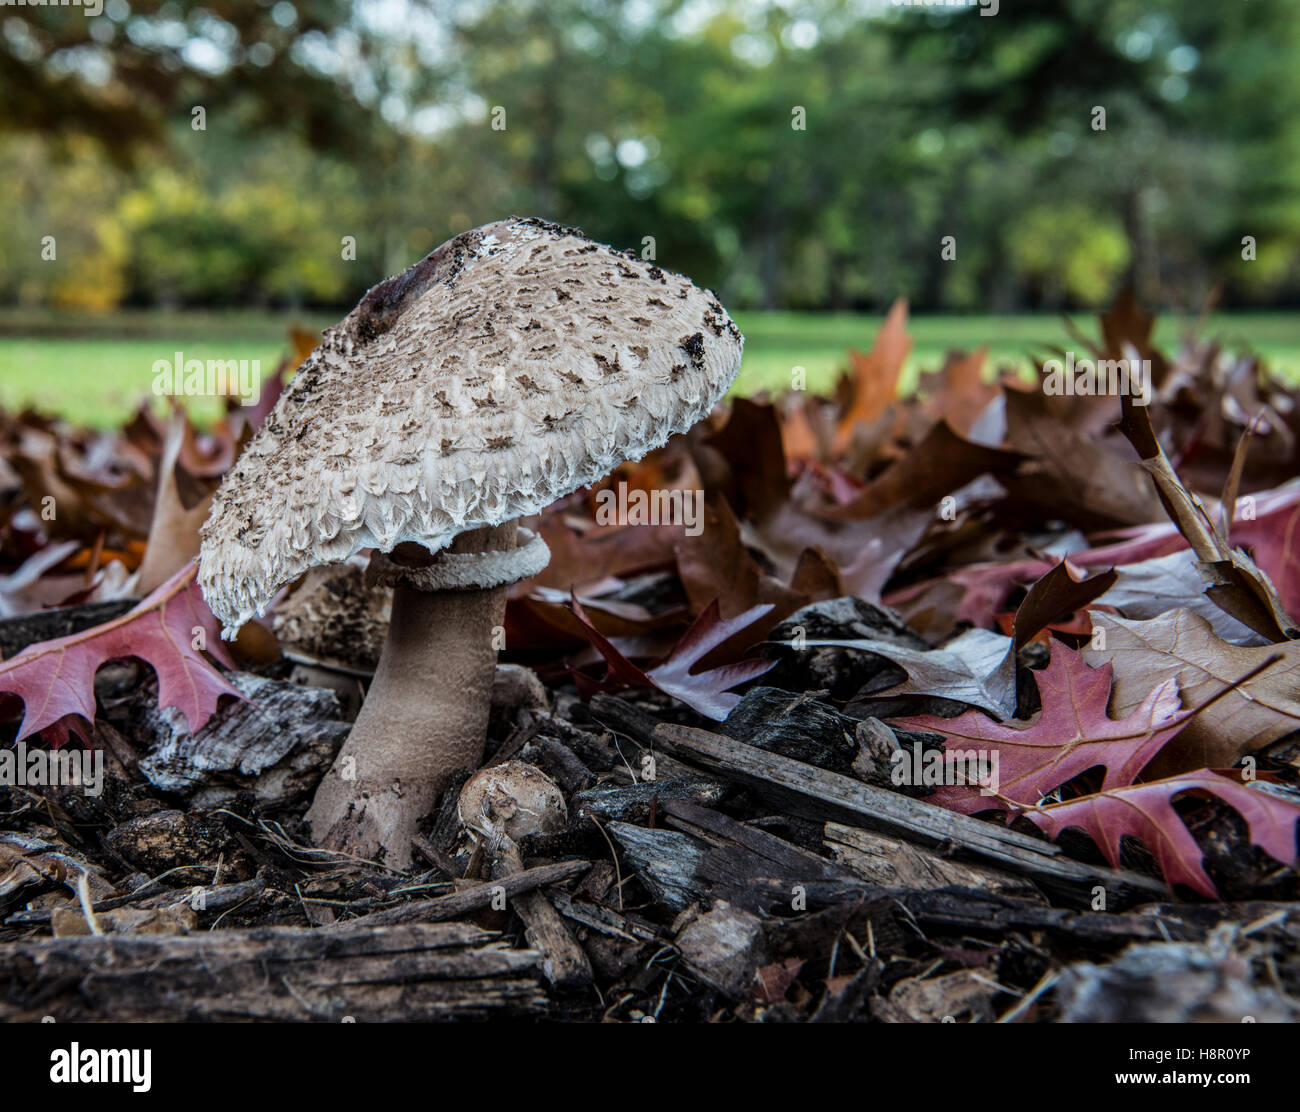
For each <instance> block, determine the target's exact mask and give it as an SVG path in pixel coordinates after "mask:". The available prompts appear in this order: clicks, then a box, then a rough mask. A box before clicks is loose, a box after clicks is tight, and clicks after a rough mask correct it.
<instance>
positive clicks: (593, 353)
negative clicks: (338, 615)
mask: <svg viewBox="0 0 1300 1112" xmlns="http://www.w3.org/2000/svg"><path fill="white" fill-rule="evenodd" d="M743 343H744V339H743V337H742V336H741V334H740V332H739V331H738V330H737V328H736V326H735V324H734V323H733V322H732V320H731V318H730V317H729V316H728V315H727V312H726V310H725V309H723V307H722V305H721V304H720V303H719V301H718V299H717V298H716V297H715V296H714V295H713V294H712V293H711V292H710V291H708V290H701V289H698V288H697V287H695V286H694V285H692V284H691V282H690V281H689V280H688V279H686V278H683V277H681V276H679V275H676V274H671V273H669V272H667V271H665V270H661V269H660V268H659V267H657V266H655V265H654V264H653V263H649V262H646V261H644V260H642V259H640V258H639V257H637V256H636V255H635V254H634V253H632V252H620V251H616V250H614V249H613V248H612V247H605V246H603V245H601V244H597V243H593V242H592V241H591V240H589V239H587V238H586V237H585V236H583V235H582V234H581V233H580V232H577V231H574V230H572V229H569V228H563V227H560V226H559V225H557V224H550V223H546V222H544V221H541V220H536V219H531V218H529V219H518V218H512V219H509V220H503V221H499V222H497V223H495V224H487V225H484V226H483V227H481V228H475V229H473V230H472V231H468V232H464V233H462V234H461V235H458V236H456V237H455V238H454V239H451V240H448V241H447V242H446V243H444V244H443V245H442V246H441V247H439V248H437V249H436V250H435V251H433V252H431V253H430V254H429V255H427V256H425V258H424V259H422V260H421V261H420V262H418V263H416V264H415V265H414V266H412V267H411V268H410V269H409V270H406V271H404V272H403V273H401V274H398V275H395V276H394V277H392V278H389V279H387V280H386V281H384V282H381V283H380V284H379V285H377V286H375V287H374V288H373V289H371V290H370V292H369V293H367V294H366V296H365V297H364V298H362V300H361V302H360V304H358V305H357V307H356V308H355V309H353V310H352V312H351V313H349V314H348V315H347V317H345V318H344V319H343V320H342V321H341V322H340V323H339V324H337V325H335V326H334V327H333V328H330V329H328V330H327V331H326V332H325V334H324V336H323V338H322V340H321V343H320V345H319V346H318V347H317V348H316V349H315V351H313V352H312V353H311V355H310V356H308V358H307V359H306V361H305V362H304V363H303V364H302V366H301V367H300V368H299V369H298V373H297V374H296V375H295V376H294V379H293V381H292V382H291V383H290V384H289V385H288V386H287V387H286V388H285V390H284V393H283V394H282V395H281V397H280V400H279V402H278V404H277V405H276V407H275V410H274V411H273V412H272V413H271V415H270V416H269V417H268V418H267V420H266V422H265V423H264V424H263V425H262V427H261V428H260V429H259V430H258V432H257V433H256V434H255V435H254V436H253V438H252V439H251V440H250V441H249V443H248V446H247V447H246V448H245V449H244V452H243V454H242V455H241V456H240V457H239V459H238V460H237V461H236V463H235V465H234V466H233V467H232V468H231V470H230V472H229V473H228V474H227V475H226V477H225V479H224V480H223V482H222V484H221V487H220V489H219V490H218V491H217V494H216V497H215V498H214V500H213V504H212V512H211V514H210V515H209V517H208V520H207V523H206V524H205V525H204V526H203V530H202V537H203V543H202V549H201V553H200V557H199V575H198V581H199V585H200V587H201V589H202V591H203V596H204V598H205V599H206V600H207V603H208V606H209V607H210V608H211V610H212V612H213V614H215V615H216V617H217V618H218V619H219V620H220V621H221V622H222V624H223V626H224V627H225V635H226V636H232V635H233V633H234V631H236V630H237V629H238V628H239V627H240V626H241V625H243V624H244V623H245V622H246V621H248V620H249V619H250V618H252V617H253V616H254V615H255V614H258V613H260V612H261V611H262V610H263V609H264V608H265V606H266V605H267V603H268V602H269V601H270V600H271V598H272V597H273V596H274V595H275V592H276V591H277V590H278V589H279V588H280V587H282V586H283V585H284V584H286V583H289V582H291V581H293V580H294V579H296V578H297V577H298V576H299V575H301V574H302V573H303V572H304V571H306V570H307V569H308V568H310V567H313V566H316V565H319V564H333V563H338V562H340V561H343V560H346V559H347V558H348V557H349V556H351V555H353V554H354V553H356V552H358V551H360V550H361V549H363V548H377V549H379V550H381V551H384V552H389V551H391V550H392V549H393V548H394V547H395V546H397V545H398V544H401V543H402V542H404V541H413V542H415V543H417V544H420V545H423V546H424V547H425V548H427V549H429V550H430V551H434V552H436V551H438V550H440V549H442V548H445V547H446V546H447V545H448V544H450V542H451V541H452V539H453V538H455V537H456V536H457V535H459V534H460V533H464V532H467V531H469V530H471V529H477V528H481V527H484V526H491V525H500V524H502V523H503V522H506V521H510V520H512V519H514V518H518V517H524V516H527V515H528V514H533V513H537V512H538V511H539V510H541V509H542V508H543V507H545V506H547V505H549V504H550V503H551V502H553V501H555V500H556V499H557V498H561V497H563V496H564V495H566V494H568V493H570V492H571V491H574V490H576V489H578V488H579V487H582V486H587V485H588V484H590V483H593V482H595V481H596V480H597V479H600V478H601V477H602V476H604V475H606V474H607V473H608V472H609V471H610V470H611V469H612V468H614V467H615V466H617V465H618V464H619V463H622V462H624V461H626V460H632V459H639V458H641V457H642V456H644V455H645V454H646V453H647V452H649V451H651V450H652V449H654V448H658V447H660V446H661V445H663V444H664V443H665V442H666V441H667V440H668V438H669V437H670V436H672V435H673V434H674V433H678V432H685V431H686V430H687V429H689V428H690V427H691V426H692V425H694V424H695V423H696V422H697V421H698V420H700V418H702V417H704V416H705V415H706V414H707V413H708V412H709V411H710V410H711V409H712V408H713V406H714V405H715V404H716V403H717V401H718V400H719V399H720V398H721V397H722V395H723V394H724V393H725V392H726V390H727V387H728V386H730V385H731V383H732V381H733V380H734V379H735V377H736V374H737V373H738V371H739V370H740V357H741V349H742V347H743Z"/></svg>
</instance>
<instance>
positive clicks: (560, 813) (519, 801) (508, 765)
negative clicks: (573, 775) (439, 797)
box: [456, 761, 569, 842]
mask: <svg viewBox="0 0 1300 1112" xmlns="http://www.w3.org/2000/svg"><path fill="white" fill-rule="evenodd" d="M456 813H457V815H458V816H459V817H460V821H461V825H462V826H464V827H465V828H466V829H467V830H470V831H473V832H475V833H478V834H487V835H493V834H505V835H506V837H508V838H509V839H510V840H511V841H513V842H518V841H520V840H522V839H524V838H527V837H528V836H529V835H530V834H558V833H559V832H560V831H561V830H563V829H564V828H565V827H566V826H567V825H568V822H569V809H568V807H567V806H566V805H565V803H564V793H563V792H562V791H560V789H559V786H558V785H557V784H556V783H555V781H554V780H552V779H551V778H550V777H549V776H547V775H546V773H544V772H543V771H542V770H541V769H540V768H537V767H535V766H534V765H530V764H528V763H527V762H526V761H504V762H502V763H501V764H499V765H493V766H492V767H490V768H485V769H482V770H480V771H479V772H476V773H474V775H473V776H471V777H470V778H469V779H468V780H466V781H465V786H464V787H463V788H461V790H460V798H459V799H458V800H457V801H456Z"/></svg>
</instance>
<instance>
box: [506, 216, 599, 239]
mask: <svg viewBox="0 0 1300 1112" xmlns="http://www.w3.org/2000/svg"><path fill="white" fill-rule="evenodd" d="M510 223H511V224H514V225H515V226H516V227H520V228H540V229H541V230H542V231H543V232H550V233H551V235H553V236H577V237H578V238H579V239H586V238H587V237H586V236H585V235H583V234H582V229H581V228H568V227H565V226H564V225H563V224H557V223H555V221H553V220H542V219H541V218H540V217H537V216H525V217H524V218H523V219H522V220H518V219H516V220H511V221H510Z"/></svg>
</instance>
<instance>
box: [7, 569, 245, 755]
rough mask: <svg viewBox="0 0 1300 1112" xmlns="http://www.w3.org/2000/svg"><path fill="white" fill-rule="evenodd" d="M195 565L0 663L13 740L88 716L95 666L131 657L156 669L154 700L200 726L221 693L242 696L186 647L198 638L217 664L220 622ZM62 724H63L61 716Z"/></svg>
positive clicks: (196, 651) (224, 660) (222, 650)
mask: <svg viewBox="0 0 1300 1112" xmlns="http://www.w3.org/2000/svg"><path fill="white" fill-rule="evenodd" d="M196 570H197V568H196V565H194V564H190V565H187V566H186V567H184V568H182V569H181V570H180V571H178V572H177V573H176V574H175V575H173V576H172V577H171V579H169V580H167V582H166V583H164V584H162V585H161V586H160V587H159V588H158V589H157V590H156V591H154V592H153V594H151V595H150V596H149V597H148V598H146V599H143V600H142V601H141V602H140V604H139V605H138V606H136V607H135V608H134V609H132V610H129V611H127V613H125V614H123V615H122V616H121V617H120V618H115V619H114V620H113V621H111V622H106V623H105V624H103V625H99V626H94V627H92V628H91V629H87V630H84V631H82V632H81V633H74V634H72V635H71V636H68V637H59V638H56V639H55V640H53V641H42V642H39V643H38V644H35V645H29V646H28V647H27V648H25V649H23V651H22V652H20V653H18V655H17V656H15V657H13V658H12V659H10V660H6V661H5V662H4V663H3V664H0V692H3V693H7V694H10V695H15V696H17V697H18V698H20V699H22V701H23V707H24V713H23V722H22V726H21V727H20V729H19V731H18V735H17V737H16V738H15V740H16V741H21V740H22V739H23V738H25V737H29V736H30V735H32V734H35V733H38V732H40V731H42V730H45V729H47V728H48V727H51V726H53V725H54V724H55V723H59V722H60V721H61V720H66V719H68V718H69V717H70V716H73V715H75V716H77V717H78V718H80V719H83V720H84V721H86V722H92V721H94V718H95V672H96V671H97V670H98V668H99V666H100V665H101V664H105V663H107V662H108V661H110V660H117V659H120V658H123V657H137V658H138V659H140V660H143V661H144V662H145V663H147V664H149V665H151V666H152V667H153V669H154V671H155V672H156V673H157V675H158V705H159V706H160V707H176V708H177V709H178V710H179V711H180V712H181V713H182V714H183V715H185V718H186V720H187V721H188V722H189V725H190V730H191V732H193V731H197V730H198V729H200V728H201V727H202V725H203V723H205V722H206V721H207V720H208V719H209V718H210V717H211V716H212V715H213V713H214V712H215V711H216V709H217V702H218V700H219V699H220V698H221V696H223V695H233V696H234V697H235V698H242V697H243V696H241V695H240V694H239V692H238V691H237V690H236V689H235V688H234V687H232V686H231V685H230V684H229V683H227V682H226V680H225V679H224V678H223V677H222V675H221V673H220V672H218V671H217V670H216V669H215V668H214V667H213V666H212V665H211V664H209V663H208V661H207V660H206V659H204V657H203V653H202V651H201V650H199V649H196V648H194V647H193V645H194V642H195V641H198V642H199V643H200V644H202V645H203V647H204V648H205V649H206V651H207V652H209V653H210V654H211V655H212V656H214V657H216V658H217V659H218V660H220V661H221V662H222V663H223V664H226V665H229V664H230V663H231V661H230V658H229V656H228V654H227V653H226V650H225V648H224V647H223V646H222V643H221V626H220V623H219V622H218V621H217V620H216V618H214V617H213V616H212V612H211V611H210V610H208V607H207V605H206V603H204V601H203V596H202V595H201V594H200V593H199V589H198V587H197V585H196V584H195V581H194V575H195V571H196ZM65 724H66V722H65Z"/></svg>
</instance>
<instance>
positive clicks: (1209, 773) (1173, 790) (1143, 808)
mask: <svg viewBox="0 0 1300 1112" xmlns="http://www.w3.org/2000/svg"><path fill="white" fill-rule="evenodd" d="M1193 791H1194V792H1200V793H1202V794H1207V795H1213V796H1217V797H1218V798H1219V799H1221V800H1223V802H1224V803H1226V804H1228V806H1230V807H1232V808H1233V810H1235V811H1237V812H1238V813H1239V814H1240V815H1241V817H1242V818H1243V819H1245V820H1246V825H1247V826H1248V827H1249V828H1250V841H1251V844H1252V845H1256V846H1259V848H1260V849H1262V850H1263V851H1264V852H1265V853H1267V854H1268V855H1269V856H1270V857H1273V858H1276V859H1277V860H1278V861H1281V862H1282V863H1283V864H1284V865H1293V864H1295V861H1296V840H1295V827H1296V821H1297V820H1298V819H1300V805H1297V804H1295V803H1293V802H1291V801H1290V800H1287V799H1284V798H1282V797H1280V796H1278V795H1274V794H1272V793H1271V792H1269V791H1268V790H1267V788H1262V787H1254V788H1252V787H1248V786H1247V785H1245V784H1243V783H1242V782H1241V781H1240V780H1239V779H1237V778H1236V777H1235V776H1233V775H1221V774H1220V773H1218V772H1215V771H1213V770H1211V769H1208V768H1202V769H1199V770H1197V771H1196V772H1184V773H1182V774H1181V775H1178V776H1170V777H1169V778H1168V779H1166V780H1154V781H1152V782H1151V783H1150V784H1134V785H1131V786H1129V787H1123V788H1115V789H1114V790H1112V791H1101V792H1097V793H1096V794H1095V795H1085V796H1083V797H1082V798H1081V799H1072V800H1070V801H1069V802H1068V803H1057V804H1055V805H1053V806H1051V807H1044V808H1042V809H1041V810H1038V811H1033V812H1030V813H1029V816H1028V817H1029V818H1030V820H1031V821H1033V822H1034V823H1036V824H1037V826H1038V828H1039V829H1040V830H1042V831H1043V833H1044V834H1046V835H1047V836H1048V837H1049V838H1051V839H1052V840H1053V841H1055V840H1056V839H1057V838H1058V837H1059V836H1060V834H1061V831H1062V830H1064V829H1066V828H1067V827H1070V826H1077V827H1078V828H1079V829H1080V830H1082V831H1083V832H1084V833H1085V834H1087V835H1088V837H1090V838H1091V839H1092V840H1093V841H1094V842H1096V843H1097V845H1098V847H1099V848H1100V849H1101V851H1102V852H1103V853H1104V854H1105V855H1106V859H1107V860H1108V861H1109V862H1110V863H1111V864H1112V865H1115V866H1118V865H1119V849H1120V839H1121V838H1123V837H1124V835H1126V834H1127V835H1130V836H1131V837H1134V838H1137V839H1138V840H1139V841H1141V842H1142V843H1143V844H1144V845H1145V846H1146V847H1147V848H1148V849H1149V850H1150V851H1151V853H1152V854H1153V855H1154V857H1155V859H1156V863H1157V864H1158V865H1159V866H1160V871H1161V872H1162V873H1163V874H1164V877H1165V880H1166V881H1168V883H1169V885H1170V886H1171V887H1172V886H1173V885H1175V884H1185V885H1187V887H1189V888H1192V889H1195V890H1196V891H1197V892H1199V893H1201V895H1203V896H1208V897H1210V898H1211V899H1214V898H1215V897H1216V896H1217V895H1218V893H1217V892H1216V891H1215V889H1214V884H1213V882H1212V881H1211V880H1210V878H1209V876H1208V875H1206V872H1205V869H1204V868H1203V867H1202V861H1203V860H1204V854H1202V853H1201V848H1200V846H1198V845H1197V844H1196V839H1195V838H1193V837H1192V834H1191V831H1189V830H1188V829H1187V827H1186V825H1185V824H1184V823H1183V820H1182V819H1180V818H1179V817H1178V812H1177V811H1175V810H1174V807H1173V800H1174V797H1175V796H1178V795H1181V794H1182V793H1183V792H1193Z"/></svg>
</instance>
